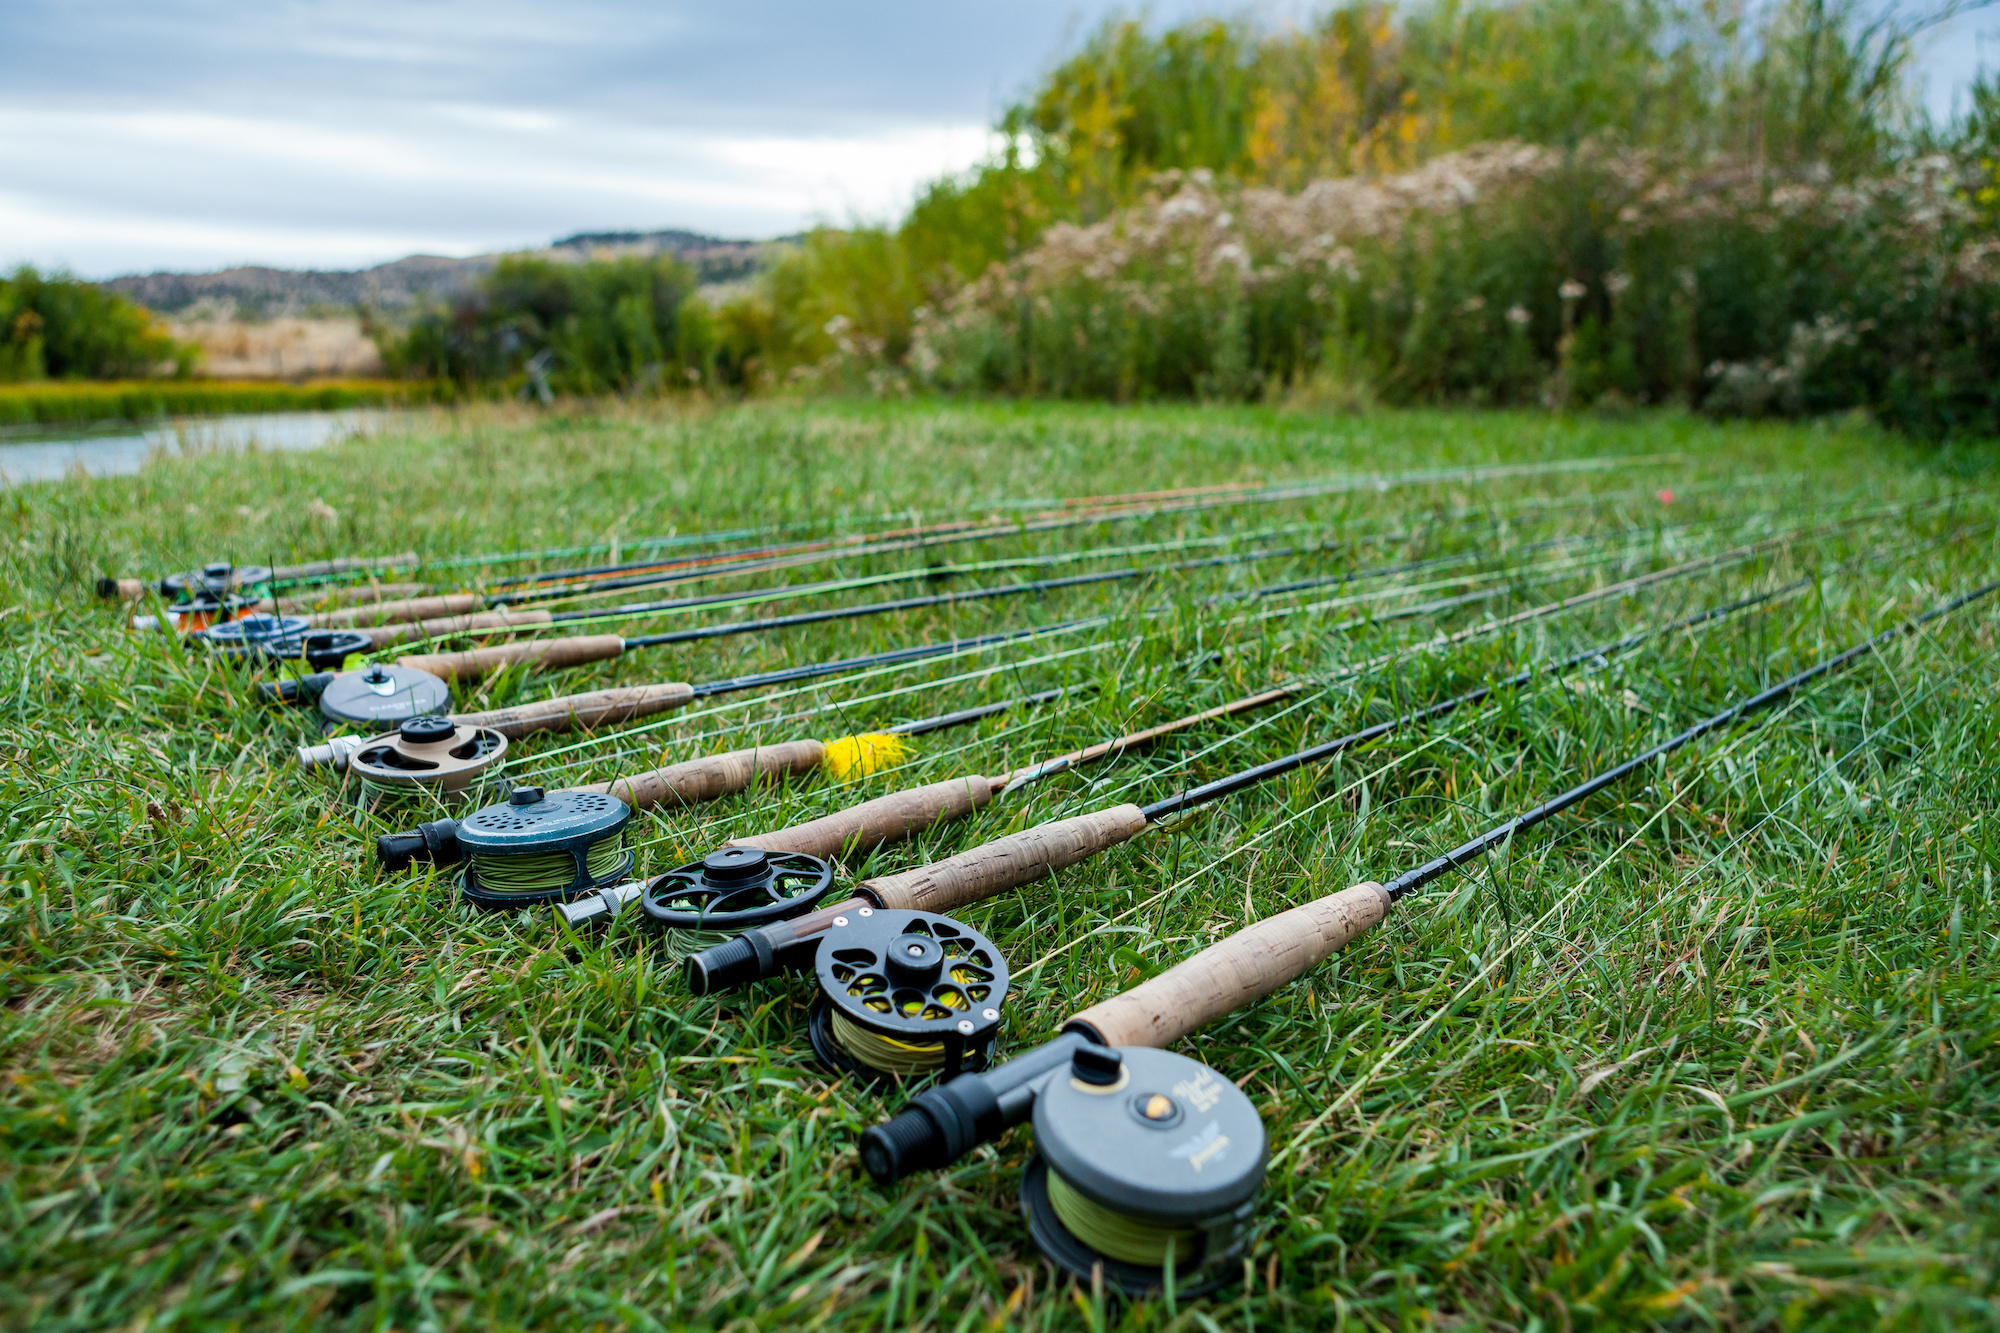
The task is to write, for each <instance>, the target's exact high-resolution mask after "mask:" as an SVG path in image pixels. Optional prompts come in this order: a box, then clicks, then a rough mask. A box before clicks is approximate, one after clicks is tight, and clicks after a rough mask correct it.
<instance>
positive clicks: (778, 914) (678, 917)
mask: <svg viewBox="0 0 2000 1333" xmlns="http://www.w3.org/2000/svg"><path fill="white" fill-rule="evenodd" d="M832 887H833V867H832V866H830V865H828V864H827V863H826V862H825V861H822V860H820V858H818V857H817V856H807V855H806V854H805V853H804V852H767V851H765V850H763V849H762V848H759V847H723V848H719V849H717V850H716V851H712V852H710V853H709V854H708V855H707V856H705V857H703V858H702V859H701V860H699V861H691V862H689V863H688V864H687V865H684V866H679V867H677V868H675V869H673V870H669V871H668V872H667V873H666V874H664V875H656V876H654V877H653V878H652V879H650V880H648V881H647V882H646V888H645V893H644V895H643V896H642V897H641V899H640V908H641V910H643V911H644V912H645V914H646V919H647V920H648V921H649V922H651V923H652V924H653V925H655V926H659V927H663V928H664V929H665V930H666V931H667V932H668V934H667V937H666V939H667V952H668V954H669V955H670V956H671V957H672V958H673V959H675V960H676V961H678V960H679V959H682V958H685V957H687V955H689V954H691V953H695V952H698V951H700V950H702V949H706V948H708V947H709V946H710V945H714V944H720V943H722V941H724V940H726V939H729V938H731V937H733V936H735V935H738V934H740V933H742V932H743V931H746V930H755V929H756V928H757V927H759V926H768V925H770V924H771V923H772V922H773V921H784V920H788V919H790V918H791V917H795V916H799V915H801V914H802V913H804V912H807V911H809V910H811V908H812V907H813V905H814V904H815V903H817V902H818V901H819V900H820V899H821V898H823V897H825V896H826V891H827V890H828V889H830V888H832Z"/></svg>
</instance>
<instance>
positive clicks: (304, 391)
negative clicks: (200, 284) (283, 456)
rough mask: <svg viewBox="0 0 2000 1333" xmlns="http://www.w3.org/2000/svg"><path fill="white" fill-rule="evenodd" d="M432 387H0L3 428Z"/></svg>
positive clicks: (352, 403) (296, 404) (363, 397)
mask: <svg viewBox="0 0 2000 1333" xmlns="http://www.w3.org/2000/svg"><path fill="white" fill-rule="evenodd" d="M437 397H438V390H437V388H436V386H434V385H431V384H426V383H409V382H405V381H402V380H322V381H316V382H313V383H309V384H282V383H273V382H269V381H264V380H32V381H29V382H27V383H22V384H0V425H36V424H56V423H68V422H89V421H146V420H151V419H153V418H155V417H163V416H221V415H225V414H228V413H236V412H304V411H322V410H326V409H329V408H339V407H380V406H384V405H394V404H400V403H426V402H433V401H435V400H436V399H437Z"/></svg>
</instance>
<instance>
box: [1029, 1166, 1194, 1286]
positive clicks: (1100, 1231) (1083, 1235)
mask: <svg viewBox="0 0 2000 1333" xmlns="http://www.w3.org/2000/svg"><path fill="white" fill-rule="evenodd" d="M1048 1182H1049V1205H1050V1206H1051V1207H1052V1208H1054V1209H1055V1210H1056V1216H1057V1217H1058V1218H1059V1219H1061V1221H1062V1224H1063V1226H1064V1228H1065V1229H1067V1230H1068V1232H1069V1234H1070V1235H1072V1236H1075V1237H1076V1238H1077V1239H1078V1240H1080V1241H1082V1242H1083V1243H1084V1244H1085V1245H1088V1246H1089V1247H1090V1248H1091V1249H1093V1250H1095V1251H1097V1252H1098V1253H1099V1254H1101V1255H1103V1256H1104V1257H1105V1258H1107V1259H1117V1260H1119V1261H1120V1262H1122V1263H1128V1264H1139V1265H1142V1266H1144V1267H1146V1268H1164V1267H1166V1265H1167V1255H1168V1254H1169V1253H1171V1254H1172V1255H1173V1256H1174V1262H1175V1264H1179V1263H1181V1262H1182V1261H1183V1260H1185V1259H1187V1258H1188V1257H1189V1256H1190V1255H1191V1254H1192V1253H1193V1251H1194V1243H1195V1233H1194V1228H1192V1227H1159V1226H1154V1225H1153V1224H1152V1223H1150V1222H1142V1221H1140V1220H1139V1219H1138V1218H1136V1217H1127V1216H1125V1214H1123V1213H1114V1212H1112V1211H1111V1210H1110V1209H1109V1208H1106V1207H1105V1206H1104V1205H1103V1204H1100V1203H1096V1202H1094V1201H1092V1200H1090V1199H1086V1198H1084V1197H1083V1195H1081V1194H1079V1193H1077V1192H1076V1191H1075V1190H1074V1189H1072V1188H1071V1187H1070V1184H1069V1182H1068V1181H1066V1180H1064V1179H1063V1178H1062V1177H1061V1176H1059V1175H1057V1174H1056V1173H1055V1171H1053V1170H1051V1171H1050V1172H1049V1173H1048Z"/></svg>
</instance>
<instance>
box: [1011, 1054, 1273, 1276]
mask: <svg viewBox="0 0 2000 1333" xmlns="http://www.w3.org/2000/svg"><path fill="white" fill-rule="evenodd" d="M1034 1121H1035V1146H1036V1148H1037V1149H1038V1152H1037V1155H1036V1156H1035V1158H1034V1160H1033V1161H1031V1162H1029V1163H1028V1169H1027V1172H1026V1174H1025V1175H1024V1176H1023V1177H1022V1179H1021V1210H1022V1212H1023V1213H1025V1214H1026V1215H1027V1218H1028V1232H1029V1234H1030V1235H1032V1236H1033V1237H1034V1239H1035V1245H1036V1246H1037V1247H1038V1248H1039V1249H1040V1250H1041V1252H1042V1253H1043V1254H1044V1255H1046V1256H1047V1257H1048V1259H1049V1261H1050V1262H1051V1263H1053V1264H1055V1265H1056V1267H1058V1268H1060V1269H1062V1270H1063V1271H1064V1272H1067V1273H1070V1274H1073V1275H1074V1276H1076V1277H1077V1278H1079V1279H1081V1280H1082V1281H1084V1282H1089V1281H1090V1280H1091V1273H1092V1270H1093V1269H1096V1268H1098V1267H1100V1266H1101V1267H1102V1269H1103V1273H1104V1281H1105V1283H1106V1284H1107V1285H1109V1286H1111V1287H1114V1288H1116V1289H1117V1290H1119V1291H1122V1292H1124V1293H1125V1294H1126V1295H1128V1296H1146V1295H1149V1294H1152V1293H1154V1292H1158V1291H1161V1290H1163V1289H1164V1288H1165V1286H1166V1267H1167V1263H1168V1261H1169V1259H1170V1258H1171V1261H1172V1263H1173V1269H1174V1290H1175V1292H1176V1294H1178V1295H1182V1296H1197V1295H1200V1294H1202V1293H1203V1292H1208V1291H1213V1290H1214V1289H1215V1288H1217V1287H1219V1286H1221V1285H1222V1284H1223V1283H1224V1282H1226V1281H1228V1280H1229V1279H1230V1278H1231V1277H1234V1276H1240V1275H1241V1265H1240V1263H1239V1262H1238V1261H1239V1260H1240V1258H1241V1256H1242V1254H1243V1249H1244V1247H1245V1245H1247V1244H1248V1243H1249V1237H1250V1228H1249V1224H1250V1218H1251V1214H1252V1212H1253V1210H1254V1208H1255V1205H1256V1198H1257V1191H1258V1189H1259V1188H1260V1187H1261V1186H1262V1185H1263V1182H1264V1166H1265V1160H1266V1153H1265V1147H1266V1145H1265V1140H1264V1123H1263V1121H1262V1120H1260V1119H1259V1118H1258V1116H1257V1108H1256V1107H1254V1106H1252V1105H1251V1104H1250V1099H1249V1098H1248V1097H1246V1096H1244V1095H1243V1092H1242V1090H1241V1089H1239V1088H1238V1087H1237V1086H1236V1085H1235V1084H1234V1083H1231V1082H1230V1081H1229V1080H1228V1079H1226V1078H1224V1077H1222V1076H1221V1075H1220V1074H1218V1073H1216V1072H1215V1071H1214V1070H1212V1069H1210V1068H1209V1067H1208V1066H1207V1065H1204V1064H1202V1063H1200V1062H1199V1061H1196V1060H1190V1059H1188V1058H1187V1057H1186V1056H1184V1055H1176V1054H1174V1053H1173V1052H1172V1051H1156V1050H1152V1049H1149V1048H1147V1047H1143V1046H1133V1047H1105V1046H1092V1045H1085V1046H1080V1047H1078V1048H1077V1051H1076V1054H1075V1056H1074V1057H1072V1059H1071V1063H1070V1065H1069V1068H1068V1069H1061V1068H1058V1069H1057V1070H1056V1072H1055V1073H1054V1074H1053V1075H1052V1076H1050V1078H1049V1079H1048V1080H1047V1082H1045V1083H1044V1084H1043V1085H1042V1090H1041V1092H1040V1093H1039V1094H1038V1095H1037V1096H1036V1098H1035V1114H1034Z"/></svg>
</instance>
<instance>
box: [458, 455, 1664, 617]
mask: <svg viewBox="0 0 2000 1333" xmlns="http://www.w3.org/2000/svg"><path fill="white" fill-rule="evenodd" d="M1684 458H1685V456H1684V455H1681V454H1648V455H1637V456H1630V457H1626V458H1622V459H1606V458H1590V459H1566V460H1561V461H1559V462H1555V463H1504V464H1487V465H1484V466H1477V467H1470V468H1451V469H1434V470H1431V471H1427V472H1412V473H1403V474H1398V475H1393V476H1389V477H1380V476H1377V477H1360V476H1353V475H1348V476H1341V477H1335V478H1327V479H1322V480H1319V481H1315V482H1306V483H1296V484H1290V485H1285V486H1274V487H1268V488H1266V489H1264V490H1262V491H1246V492H1243V493H1239V494H1231V495H1227V496H1222V497H1216V498H1199V499H1195V500H1191V501H1187V502H1183V503H1178V504H1167V505H1155V506H1152V507H1145V506H1138V507H1130V506H1127V507H1123V508H1119V507H1115V506H1114V507H1111V508H1103V509H1097V510H1092V511H1090V512H1085V513H1081V514H1066V515H1062V516H1059V517H1052V518H1047V519H1041V520H1036V521H1033V522H1023V521H1019V520H1017V521H1015V522H1013V523H1003V524H988V525H986V526H984V527H978V526H971V527H970V528H969V530H966V531H956V532H951V533H948V534H942V535H940V536H939V537H938V538H937V539H934V540H927V539H926V538H925V537H923V536H922V535H918V536H916V537H914V538H900V539H895V540H888V541H875V542H873V543H872V544H871V542H870V540H869V539H866V538H864V539H861V540H860V541H859V542H857V543H855V544H850V545H846V546H842V547H840V548H839V549H836V550H833V551H831V552H830V553H829V552H828V551H827V550H826V547H827V546H829V545H830V543H826V542H821V543H808V544H805V545H806V546H807V547H809V548H810V549H801V550H799V551H798V552H797V553H796V554H790V555H782V554H781V555H774V556H767V553H764V552H751V553H745V554H744V555H742V556H740V557H733V558H730V557H725V558H722V559H718V560H715V561H712V562H709V563H708V564H707V565H705V566H704V567H702V568H699V569H694V570H689V571H686V572H682V573H670V574H669V575H668V577H666V578H663V579H661V580H660V582H673V581H679V580H681V579H691V578H706V577H724V576H734V575H736V574H742V573H753V572H758V571H761V570H765V569H782V568H792V567H796V566H798V565H800V564H812V563H820V562H822V561H825V560H829V559H835V558H840V557H848V556H857V555H878V554H884V553H889V552H895V551H907V550H923V549H933V548H935V547H938V546H944V545H956V544H958V543H961V542H966V541H977V540H982V539H985V538H989V537H991V538H1001V537H1015V536H1022V535H1026V534H1028V533H1037V532H1049V531H1055V530H1058V529H1066V528H1075V527H1083V526H1091V525H1096V524H1101V523H1109V522H1135V521H1141V520H1144V519H1148V518H1157V517H1162V516H1165V515H1168V514H1178V513H1190V512H1199V511H1204V510H1209V509H1216V508H1225V507H1233V506H1235V505H1239V504H1268V503H1277V502H1279V501H1283V500H1291V499H1310V498H1317V497H1319V496H1324V495H1330V494H1337V493H1341V492H1347V491H1360V490H1375V491H1378V492H1379V491H1387V490H1389V489H1392V488H1401V487H1404V486H1413V485H1423V484H1426V483H1434V482H1439V481H1451V480H1482V481H1484V480H1493V479H1498V478H1501V477H1508V476H1522V475H1532V476H1546V475H1550V474H1561V473H1568V472H1580V471H1601V470H1604V469H1607V468H1612V467H1642V466H1655V465H1660V464H1664V463H1668V462H1680V461H1684ZM966 522H967V523H968V524H971V525H976V524H977V523H978V520H966ZM724 564H727V565H728V567H727V568H726V569H718V568H717V566H721V565H724ZM643 568H647V566H645V565H638V566H631V565H627V566H615V567H598V568H594V569H589V570H581V571H563V572H561V573H559V574H557V575H535V576H524V577H522V578H520V579H513V580H502V581H501V583H500V584H499V585H496V586H503V587H504V586H512V585H516V584H522V583H528V582H532V581H536V580H544V581H545V580H548V579H551V578H560V577H569V578H581V577H608V576H616V575H618V574H624V573H631V572H636V571H637V570H639V569H643ZM654 568H662V569H664V567H660V566H654Z"/></svg>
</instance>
